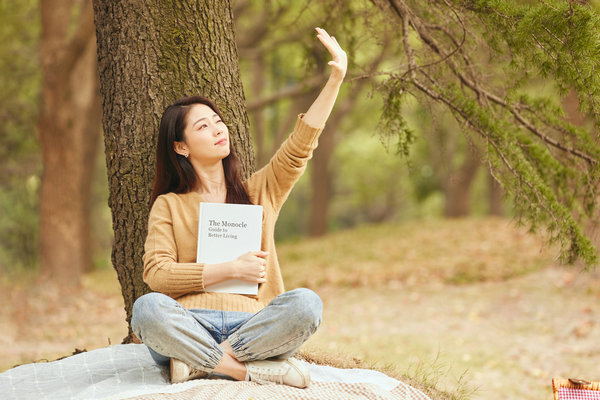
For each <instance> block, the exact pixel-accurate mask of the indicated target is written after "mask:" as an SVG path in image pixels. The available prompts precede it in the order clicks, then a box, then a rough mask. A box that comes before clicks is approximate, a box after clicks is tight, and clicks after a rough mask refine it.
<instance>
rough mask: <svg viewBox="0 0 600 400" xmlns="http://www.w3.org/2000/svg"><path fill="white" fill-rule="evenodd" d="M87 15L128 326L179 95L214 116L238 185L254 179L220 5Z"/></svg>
mask: <svg viewBox="0 0 600 400" xmlns="http://www.w3.org/2000/svg"><path fill="white" fill-rule="evenodd" d="M94 14H95V18H96V34H97V36H98V60H99V72H100V90H101V93H102V104H103V126H104V139H105V146H106V162H107V173H108V180H109V191H110V194H109V205H110V208H111V212H112V218H113V230H114V234H115V243H114V246H113V252H112V263H113V266H114V268H115V269H116V271H117V274H118V276H119V282H120V283H121V289H122V292H123V298H124V301H125V310H126V312H127V321H128V323H129V322H130V321H131V308H132V306H133V302H134V301H135V299H137V298H138V297H139V296H141V295H142V294H144V293H146V292H148V291H149V289H148V287H147V286H146V285H145V284H144V283H143V281H142V271H143V265H142V255H143V252H144V240H145V238H146V233H147V226H146V224H147V217H148V211H149V209H148V202H149V199H150V191H151V183H152V179H153V175H154V159H155V144H156V139H157V134H158V125H159V122H160V117H161V115H162V112H163V110H164V108H165V107H166V106H167V105H168V104H170V103H171V102H173V101H174V100H176V99H178V98H180V97H182V96H184V95H192V94H202V95H205V96H208V97H210V98H212V99H213V100H215V102H216V103H217V105H218V106H219V108H220V109H221V110H222V111H223V114H224V117H225V120H226V121H225V122H226V123H227V125H228V127H229V130H230V133H231V136H232V141H233V144H234V147H235V149H236V151H237V153H238V155H239V158H240V161H241V163H242V165H243V173H244V175H245V176H247V175H248V174H249V173H250V172H251V171H252V169H253V165H254V164H253V151H252V143H251V141H250V137H249V132H248V117H247V114H246V111H245V102H244V94H243V88H242V84H241V80H240V74H239V67H238V56H237V50H236V47H235V38H234V31H233V21H232V13H231V5H230V2H229V1H217V0H207V1H202V2H195V1H181V2H175V3H173V2H170V1H159V0H151V1H139V0H138V1H125V0H116V1H110V2H105V1H101V0H94ZM130 334H131V330H130ZM130 337H131V335H130V336H128V338H126V339H125V341H128V340H129V339H130Z"/></svg>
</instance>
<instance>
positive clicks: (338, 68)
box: [315, 28, 348, 82]
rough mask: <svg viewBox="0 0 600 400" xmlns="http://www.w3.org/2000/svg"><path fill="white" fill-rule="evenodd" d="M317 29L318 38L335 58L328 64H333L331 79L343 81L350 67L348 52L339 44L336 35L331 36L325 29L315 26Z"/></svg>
mask: <svg viewBox="0 0 600 400" xmlns="http://www.w3.org/2000/svg"><path fill="white" fill-rule="evenodd" d="M315 29H316V31H317V38H319V40H320V41H321V43H323V46H325V48H326V49H327V50H328V51H329V53H330V54H331V57H332V58H333V60H331V61H329V62H328V63H327V64H329V65H331V68H332V70H331V75H330V77H329V79H330V80H331V79H333V80H336V81H339V82H341V81H342V80H343V79H344V76H346V70H347V69H348V57H347V56H346V52H345V51H344V50H343V49H342V47H341V46H340V45H339V43H338V42H337V40H336V39H335V37H334V36H330V35H329V33H327V31H326V30H325V29H322V28H315Z"/></svg>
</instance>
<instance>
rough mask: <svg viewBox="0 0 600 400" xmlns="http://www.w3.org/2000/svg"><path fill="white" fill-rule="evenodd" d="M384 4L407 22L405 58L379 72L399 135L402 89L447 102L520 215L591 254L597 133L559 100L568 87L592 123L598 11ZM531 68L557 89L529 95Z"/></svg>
mask: <svg viewBox="0 0 600 400" xmlns="http://www.w3.org/2000/svg"><path fill="white" fill-rule="evenodd" d="M386 12H388V13H389V15H390V20H389V21H390V24H392V25H394V26H396V27H402V26H403V21H404V22H405V25H404V26H405V28H404V34H406V35H408V38H406V39H405V40H403V41H402V50H403V52H404V55H403V59H402V60H399V61H398V64H401V62H402V63H403V65H402V66H400V67H397V68H396V69H395V70H390V72H388V79H387V80H386V84H385V85H384V86H383V88H384V93H383V96H384V98H385V99H388V100H387V101H386V102H385V105H384V106H385V107H384V112H383V118H382V124H383V125H384V126H385V125H386V124H390V123H391V121H393V120H394V118H397V119H398V120H399V122H397V126H396V127H395V128H396V129H395V135H396V136H397V137H398V141H399V143H401V144H403V143H406V142H407V140H406V137H407V133H406V129H405V128H404V127H405V126H406V123H405V121H404V116H403V115H402V111H403V110H402V107H401V106H400V105H401V104H402V101H404V102H406V100H405V98H406V96H407V95H408V94H410V95H412V96H414V98H416V99H417V100H418V101H419V102H421V103H427V102H434V103H439V104H442V105H444V106H445V107H446V109H447V110H448V112H450V113H451V114H452V115H453V116H454V118H455V119H456V121H457V122H458V123H459V124H460V126H462V127H463V130H464V133H465V134H466V135H468V136H469V138H470V140H471V141H472V142H473V143H474V144H475V145H477V146H478V147H479V148H480V149H482V150H483V151H484V158H485V161H486V162H487V165H488V166H489V167H490V168H491V172H492V174H493V175H494V176H495V177H496V178H497V179H498V180H499V181H500V183H501V184H502V186H503V187H504V189H505V190H506V191H507V192H508V193H509V194H510V195H511V196H512V198H513V199H514V204H515V207H516V209H517V211H518V215H519V217H520V221H521V222H526V223H528V224H529V226H530V227H531V229H532V230H536V229H539V228H540V227H545V228H546V231H547V234H548V239H549V241H550V242H551V243H559V244H560V245H561V257H562V259H563V260H564V261H566V262H574V261H575V260H576V259H578V258H581V259H583V260H584V261H585V262H586V263H587V264H588V265H592V264H595V263H596V262H597V259H598V258H597V251H596V249H595V248H594V246H593V244H592V243H591V241H590V239H589V238H588V237H587V236H586V235H585V234H584V232H583V229H582V226H583V223H584V222H585V221H586V220H590V219H593V218H595V216H596V212H597V211H596V207H597V201H598V185H599V184H600V175H599V171H598V170H599V165H598V164H599V162H600V146H599V145H598V141H597V139H598V137H597V133H596V132H595V130H594V129H590V128H589V127H588V128H586V127H575V126H572V125H570V124H569V123H567V122H566V121H565V120H564V115H565V113H564V112H563V110H562V108H561V107H560V106H559V105H558V102H557V100H559V99H560V96H564V95H565V94H566V93H567V92H568V91H569V90H570V89H571V88H574V89H575V90H576V91H577V94H578V98H579V102H580V106H581V110H582V111H583V112H585V113H586V114H587V115H588V116H589V117H590V118H591V119H592V121H593V122H594V123H595V125H596V127H598V126H600V118H599V116H600V112H599V111H600V109H599V108H598V104H600V96H599V91H600V85H599V84H600V81H598V80H599V79H600V77H599V76H598V74H597V73H594V72H595V71H598V69H599V68H598V67H600V65H599V63H600V57H598V55H600V54H599V52H600V29H599V28H600V16H599V15H598V14H597V13H596V11H595V10H594V9H593V8H591V7H589V6H585V5H581V4H578V3H576V2H564V1H548V2H540V3H535V4H528V3H524V2H517V1H495V0H489V1H472V2H468V1H455V2H454V3H449V2H441V1H440V2H435V6H434V7H432V6H431V5H424V4H422V3H419V2H400V5H399V6H398V7H395V8H391V9H386ZM482 22H483V24H482ZM408 66H410V67H408ZM539 77H541V78H543V81H542V82H543V84H544V85H545V86H546V87H548V86H550V87H553V88H554V91H555V92H554V93H553V92H552V91H550V93H548V91H547V90H546V93H543V92H544V91H538V93H536V95H532V94H531V93H532V91H531V90H532V88H533V86H534V85H535V84H536V82H540V81H539ZM555 93H556V94H555ZM399 104H400V105H399ZM392 131H394V130H392ZM386 133H387V134H389V132H386ZM403 148H404V149H406V147H403Z"/></svg>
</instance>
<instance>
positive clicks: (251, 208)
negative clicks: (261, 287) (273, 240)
mask: <svg viewBox="0 0 600 400" xmlns="http://www.w3.org/2000/svg"><path fill="white" fill-rule="evenodd" d="M262 214H263V208H262V206H256V205H251V204H227V203H204V202H200V216H199V218H198V249H197V252H196V262H198V263H206V264H218V263H222V262H228V261H233V260H235V259H236V258H238V257H239V256H241V255H242V254H245V253H247V252H249V251H259V250H260V244H261V234H262ZM205 290H206V291H207V292H221V293H240V294H254V295H256V294H258V284H256V283H250V282H246V281H243V280H241V279H231V280H228V281H224V282H221V283H217V284H215V285H211V286H208V287H205Z"/></svg>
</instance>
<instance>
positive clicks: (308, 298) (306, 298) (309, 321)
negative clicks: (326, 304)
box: [288, 288, 323, 329]
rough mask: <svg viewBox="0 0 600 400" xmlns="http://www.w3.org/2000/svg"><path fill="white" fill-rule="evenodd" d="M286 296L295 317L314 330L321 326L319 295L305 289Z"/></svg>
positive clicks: (290, 292)
mask: <svg viewBox="0 0 600 400" xmlns="http://www.w3.org/2000/svg"><path fill="white" fill-rule="evenodd" d="M288 294H289V295H290V297H291V298H292V302H293V309H294V312H295V317H297V318H299V319H300V320H301V321H303V322H304V324H306V325H309V326H314V329H316V328H317V327H318V326H319V325H320V324H321V318H322V314H323V301H322V300H321V298H320V297H319V295H318V294H316V293H315V292H313V291H312V290H310V289H306V288H299V289H294V290H291V291H289V292H288Z"/></svg>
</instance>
